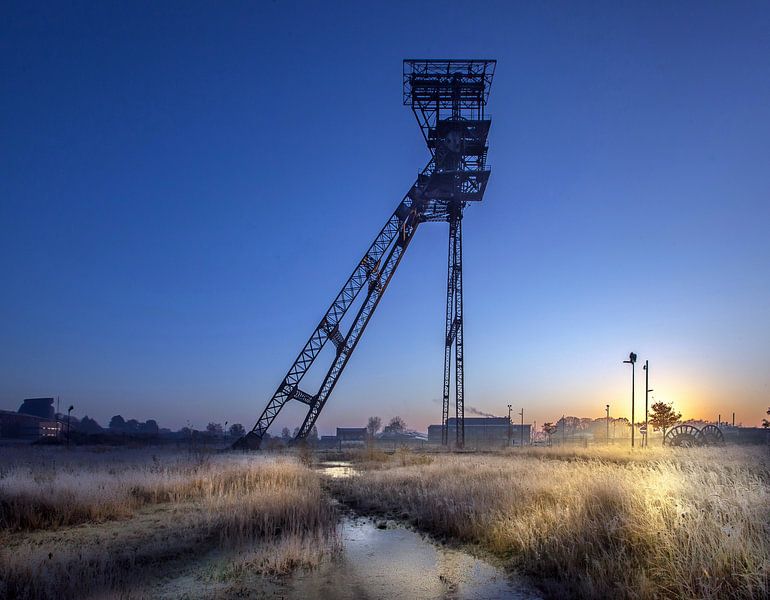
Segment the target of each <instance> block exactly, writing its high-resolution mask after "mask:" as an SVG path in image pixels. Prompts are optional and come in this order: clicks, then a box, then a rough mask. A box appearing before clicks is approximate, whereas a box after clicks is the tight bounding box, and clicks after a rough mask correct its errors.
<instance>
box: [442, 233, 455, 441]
mask: <svg viewBox="0 0 770 600" xmlns="http://www.w3.org/2000/svg"><path fill="white" fill-rule="evenodd" d="M456 227H457V222H456V221H455V220H453V219H450V220H449V252H448V256H447V277H446V329H445V336H444V396H443V406H442V412H441V443H442V444H443V445H444V446H446V445H448V444H449V395H450V384H451V377H452V370H451V369H452V343H453V341H454V327H453V323H454V312H455V310H454V298H455V295H454V290H455V286H454V271H455V269H454V260H455V228H456Z"/></svg>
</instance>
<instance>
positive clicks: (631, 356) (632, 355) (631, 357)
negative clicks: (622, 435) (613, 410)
mask: <svg viewBox="0 0 770 600" xmlns="http://www.w3.org/2000/svg"><path fill="white" fill-rule="evenodd" d="M623 363H625V364H629V365H631V447H632V448H633V447H634V371H635V367H634V365H636V354H635V353H634V352H631V353H630V354H629V355H628V360H624V361H623Z"/></svg>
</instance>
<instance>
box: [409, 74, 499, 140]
mask: <svg viewBox="0 0 770 600" xmlns="http://www.w3.org/2000/svg"><path fill="white" fill-rule="evenodd" d="M496 66H497V61H496V60H494V59H467V60H466V59H448V60H433V59H407V60H404V68H403V82H404V104H405V105H406V106H411V107H412V110H413V111H414V114H415V116H416V117H417V121H418V123H419V124H420V129H422V132H423V135H424V136H425V139H426V141H427V140H428V137H429V130H431V129H435V128H436V126H437V124H438V121H440V120H443V119H472V120H483V119H485V118H486V116H485V107H486V105H487V100H488V98H489V92H490V89H491V87H492V79H493V77H494V75H495V67H496Z"/></svg>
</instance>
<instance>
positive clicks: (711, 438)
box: [698, 425, 725, 446]
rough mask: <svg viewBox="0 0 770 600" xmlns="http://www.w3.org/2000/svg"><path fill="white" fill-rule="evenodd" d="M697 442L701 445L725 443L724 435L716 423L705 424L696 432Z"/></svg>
mask: <svg viewBox="0 0 770 600" xmlns="http://www.w3.org/2000/svg"><path fill="white" fill-rule="evenodd" d="M698 443H699V444H700V445H701V446H721V445H722V444H724V443H725V436H724V434H723V433H722V430H721V429H719V427H717V426H716V425H706V426H705V427H704V428H703V429H701V430H700V433H699V434H698Z"/></svg>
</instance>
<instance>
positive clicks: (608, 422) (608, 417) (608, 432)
mask: <svg viewBox="0 0 770 600" xmlns="http://www.w3.org/2000/svg"><path fill="white" fill-rule="evenodd" d="M609 443H610V405H609V404H608V405H607V444H608V445H609Z"/></svg>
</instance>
